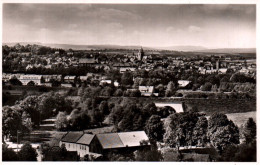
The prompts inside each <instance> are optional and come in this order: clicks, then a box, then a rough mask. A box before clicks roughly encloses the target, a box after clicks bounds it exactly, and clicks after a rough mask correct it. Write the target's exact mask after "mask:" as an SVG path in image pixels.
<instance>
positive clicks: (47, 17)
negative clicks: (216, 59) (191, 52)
mask: <svg viewBox="0 0 260 165" xmlns="http://www.w3.org/2000/svg"><path fill="white" fill-rule="evenodd" d="M6 42H41V43H55V44H75V45H76V44H80V45H101V44H110V45H142V46H156V47H165V46H180V45H183V46H184V45H185V46H187V45H189V46H203V47H207V48H255V47H256V6H255V5H235V4H232V5H228V4H225V5H220V4H219V5H216V4H215V5H188V4H185V5H177V4H170V5H169V4H167V5H162V4H161V5H158V4H157V5H155V4H7V3H6V4H3V43H6Z"/></svg>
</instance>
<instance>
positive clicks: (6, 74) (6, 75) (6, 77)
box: [2, 73, 12, 82]
mask: <svg viewBox="0 0 260 165" xmlns="http://www.w3.org/2000/svg"><path fill="white" fill-rule="evenodd" d="M11 77H12V75H11V74H8V73H3V74H2V80H3V81H4V82H8V81H9V80H10V79H11Z"/></svg>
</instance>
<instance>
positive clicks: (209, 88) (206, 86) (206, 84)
mask: <svg viewBox="0 0 260 165" xmlns="http://www.w3.org/2000/svg"><path fill="white" fill-rule="evenodd" d="M211 88H212V84H211V83H210V82H206V83H205V84H204V85H203V86H202V87H201V90H202V91H210V90H211Z"/></svg>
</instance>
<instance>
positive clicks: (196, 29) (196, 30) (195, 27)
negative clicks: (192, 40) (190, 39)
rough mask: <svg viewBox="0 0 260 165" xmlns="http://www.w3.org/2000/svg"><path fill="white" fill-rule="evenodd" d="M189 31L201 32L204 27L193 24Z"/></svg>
mask: <svg viewBox="0 0 260 165" xmlns="http://www.w3.org/2000/svg"><path fill="white" fill-rule="evenodd" d="M188 31H189V32H191V33H193V32H201V31H202V28H200V27H198V26H193V25H191V26H189V28H188Z"/></svg>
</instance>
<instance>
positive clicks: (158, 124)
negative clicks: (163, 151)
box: [145, 115, 164, 141]
mask: <svg viewBox="0 0 260 165" xmlns="http://www.w3.org/2000/svg"><path fill="white" fill-rule="evenodd" d="M145 132H146V134H147V135H148V137H149V139H150V140H155V141H162V140H163V134H164V127H163V123H162V121H161V118H160V116H158V115H152V116H151V117H150V118H149V119H148V121H147V122H146V124H145Z"/></svg>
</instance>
